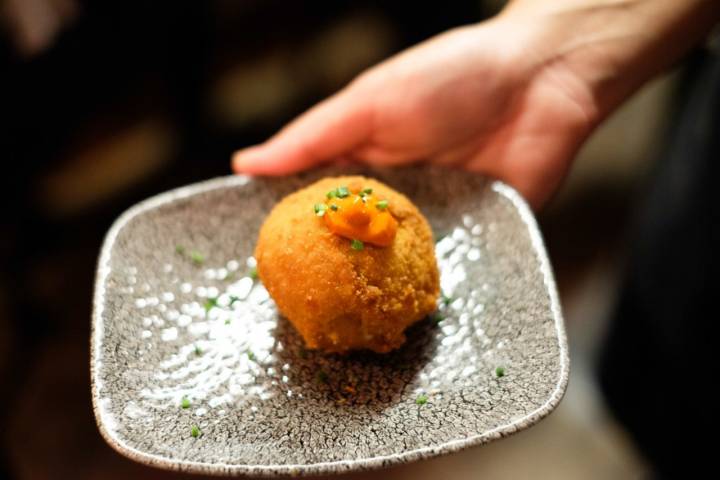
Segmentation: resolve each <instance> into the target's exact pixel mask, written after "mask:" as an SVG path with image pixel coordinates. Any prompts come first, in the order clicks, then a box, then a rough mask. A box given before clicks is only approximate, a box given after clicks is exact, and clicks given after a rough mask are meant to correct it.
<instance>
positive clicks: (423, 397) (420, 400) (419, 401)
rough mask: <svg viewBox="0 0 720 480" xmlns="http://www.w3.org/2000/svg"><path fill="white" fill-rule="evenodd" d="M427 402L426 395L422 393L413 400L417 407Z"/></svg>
mask: <svg viewBox="0 0 720 480" xmlns="http://www.w3.org/2000/svg"><path fill="white" fill-rule="evenodd" d="M427 401H428V397H427V395H425V394H424V393H422V394H420V395H418V397H417V398H416V399H415V403H416V404H418V405H425V404H426V403H427Z"/></svg>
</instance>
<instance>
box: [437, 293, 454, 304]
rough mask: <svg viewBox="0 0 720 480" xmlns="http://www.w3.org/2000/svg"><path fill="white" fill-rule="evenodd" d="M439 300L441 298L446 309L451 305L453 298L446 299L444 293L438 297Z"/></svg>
mask: <svg viewBox="0 0 720 480" xmlns="http://www.w3.org/2000/svg"><path fill="white" fill-rule="evenodd" d="M440 298H441V301H442V303H443V305H445V306H446V307H447V306H448V305H450V304H451V303H452V301H453V298H452V297H448V296H447V295H445V294H444V293H443V294H441V295H440Z"/></svg>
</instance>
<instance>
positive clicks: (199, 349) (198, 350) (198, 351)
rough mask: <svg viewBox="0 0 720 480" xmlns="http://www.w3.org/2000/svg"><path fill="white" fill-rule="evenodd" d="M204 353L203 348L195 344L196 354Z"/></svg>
mask: <svg viewBox="0 0 720 480" xmlns="http://www.w3.org/2000/svg"><path fill="white" fill-rule="evenodd" d="M202 353H203V351H202V348H200V347H198V346H197V345H195V355H197V356H198V357H199V356H200V355H202Z"/></svg>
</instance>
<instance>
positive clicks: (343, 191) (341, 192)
mask: <svg viewBox="0 0 720 480" xmlns="http://www.w3.org/2000/svg"><path fill="white" fill-rule="evenodd" d="M335 195H336V196H337V197H338V198H345V197H347V196H348V195H350V190H348V188H347V187H338V189H337V191H336V192H335Z"/></svg>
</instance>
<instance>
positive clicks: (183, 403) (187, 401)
mask: <svg viewBox="0 0 720 480" xmlns="http://www.w3.org/2000/svg"><path fill="white" fill-rule="evenodd" d="M180 406H181V407H182V408H190V399H188V397H182V400H180Z"/></svg>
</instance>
